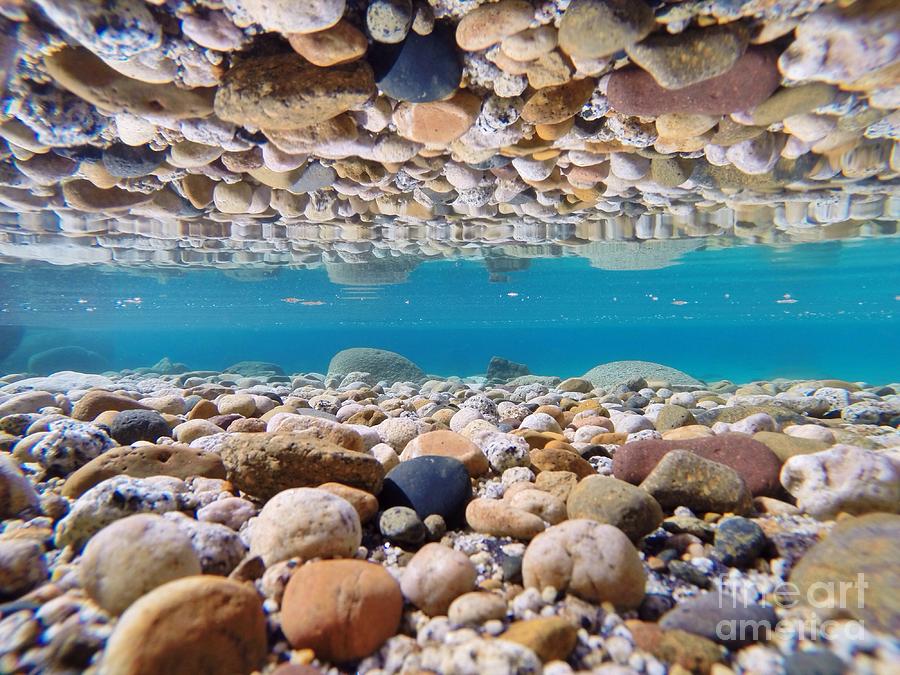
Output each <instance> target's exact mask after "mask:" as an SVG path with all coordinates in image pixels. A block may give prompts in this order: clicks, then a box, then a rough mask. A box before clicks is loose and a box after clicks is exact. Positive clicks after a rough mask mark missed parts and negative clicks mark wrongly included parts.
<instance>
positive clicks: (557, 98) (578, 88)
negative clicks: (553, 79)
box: [522, 78, 594, 124]
mask: <svg viewBox="0 0 900 675" xmlns="http://www.w3.org/2000/svg"><path fill="white" fill-rule="evenodd" d="M593 92H594V80H592V79H589V78H588V79H584V80H572V81H571V82H567V83H566V84H563V85H559V86H556V87H547V88H545V89H540V90H538V91H537V92H535V93H534V94H533V95H532V96H531V98H529V99H528V102H527V103H526V104H525V106H524V108H522V119H523V120H525V121H526V122H530V123H532V124H557V123H559V122H564V121H565V120H567V119H569V118H570V117H572V116H574V115H575V114H576V113H577V112H578V111H580V110H581V108H582V106H584V104H585V103H587V101H588V100H589V99H590V97H591V94H592V93H593Z"/></svg>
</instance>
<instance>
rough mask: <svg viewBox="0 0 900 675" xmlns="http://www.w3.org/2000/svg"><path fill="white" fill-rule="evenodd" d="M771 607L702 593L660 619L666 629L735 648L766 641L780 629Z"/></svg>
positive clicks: (738, 598)
mask: <svg viewBox="0 0 900 675" xmlns="http://www.w3.org/2000/svg"><path fill="white" fill-rule="evenodd" d="M777 624H778V616H777V615H776V614H775V610H774V609H773V608H772V607H764V606H762V605H754V604H750V603H748V602H747V601H746V600H745V599H744V598H741V597H739V596H733V595H729V594H727V593H720V592H715V593H703V594H701V595H696V596H694V597H692V598H687V599H685V600H682V601H681V602H679V603H678V605H676V606H675V608H674V609H671V610H669V611H668V612H666V613H665V614H664V615H663V616H662V618H660V620H659V624H658V625H659V627H660V628H662V629H663V630H681V631H685V632H687V633H692V634H694V635H700V636H702V637H705V638H706V639H708V640H712V641H714V642H718V643H719V644H721V645H724V646H725V647H728V648H729V649H736V648H739V647H742V646H744V645H748V644H751V643H753V642H757V641H760V640H762V641H765V640H766V639H768V636H769V635H771V634H773V631H774V630H775V629H776V628H777Z"/></svg>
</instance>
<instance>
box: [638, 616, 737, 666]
mask: <svg viewBox="0 0 900 675" xmlns="http://www.w3.org/2000/svg"><path fill="white" fill-rule="evenodd" d="M625 626H626V627H627V628H628V630H629V632H630V633H631V637H632V638H633V639H634V646H635V647H637V648H638V649H641V650H643V651H645V652H649V653H651V654H653V655H654V656H655V657H656V658H658V659H659V660H661V661H663V662H665V663H672V664H676V663H677V664H678V665H680V666H681V667H682V668H685V669H687V670H689V671H690V672H692V673H709V672H710V670H711V669H712V667H713V664H715V663H718V662H720V661H722V658H723V656H724V653H723V651H722V648H721V647H720V646H719V645H717V644H716V643H715V642H713V641H712V640H709V639H707V638H704V637H701V636H699V635H694V634H692V633H688V632H686V631H683V630H677V629H673V630H662V629H661V628H660V627H659V626H658V625H657V624H655V623H649V622H646V621H636V620H633V619H632V620H629V621H626V622H625Z"/></svg>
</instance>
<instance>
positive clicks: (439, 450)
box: [400, 430, 490, 478]
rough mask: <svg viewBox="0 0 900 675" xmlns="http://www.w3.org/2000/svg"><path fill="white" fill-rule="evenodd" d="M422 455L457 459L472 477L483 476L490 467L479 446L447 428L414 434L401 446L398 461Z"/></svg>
mask: <svg viewBox="0 0 900 675" xmlns="http://www.w3.org/2000/svg"><path fill="white" fill-rule="evenodd" d="M424 456H439V457H453V458H454V459H458V460H459V461H460V462H462V463H463V464H464V465H465V466H466V470H467V471H468V472H469V475H470V476H472V477H473V478H476V477H478V476H483V475H484V474H486V473H487V472H488V469H489V468H490V467H489V465H488V460H487V457H485V455H484V453H483V452H482V451H481V448H479V447H478V446H477V445H475V444H474V443H473V442H472V441H470V440H469V439H468V438H466V437H465V436H462V435H460V434H457V433H455V432H453V431H449V430H438V431H429V432H427V433H424V434H421V435H419V436H416V437H415V438H413V439H412V440H411V441H409V443H407V444H406V446H405V447H404V448H403V452H402V453H400V461H401V462H403V461H406V460H409V459H413V458H414V457H424Z"/></svg>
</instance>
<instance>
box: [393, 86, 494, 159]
mask: <svg viewBox="0 0 900 675" xmlns="http://www.w3.org/2000/svg"><path fill="white" fill-rule="evenodd" d="M480 110H481V99H480V98H478V97H477V96H474V95H472V94H470V93H468V92H465V91H458V92H456V93H455V94H454V95H453V96H452V97H450V98H449V99H446V100H443V101H433V102H430V103H401V104H400V105H398V106H397V109H396V110H395V111H394V116H393V120H394V124H395V125H396V126H397V133H399V134H400V135H401V136H403V137H404V138H408V139H410V140H413V141H415V142H417V143H424V144H425V145H429V146H445V145H449V144H450V143H452V142H453V141H455V140H456V139H457V138H459V137H460V136H462V135H463V134H464V133H466V132H467V131H468V130H469V129H470V128H471V127H472V125H473V124H474V123H475V118H476V117H478V113H479V111H480Z"/></svg>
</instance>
